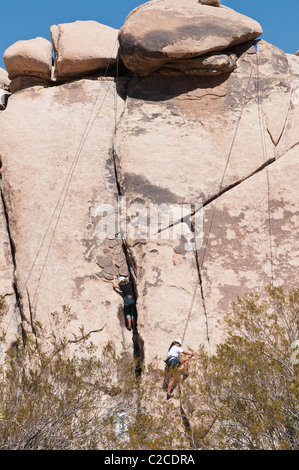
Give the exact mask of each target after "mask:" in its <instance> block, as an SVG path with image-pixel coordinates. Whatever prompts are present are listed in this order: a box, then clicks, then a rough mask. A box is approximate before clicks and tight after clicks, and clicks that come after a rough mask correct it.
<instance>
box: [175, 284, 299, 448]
mask: <svg viewBox="0 0 299 470" xmlns="http://www.w3.org/2000/svg"><path fill="white" fill-rule="evenodd" d="M266 294H267V298H266V300H262V299H261V298H260V297H259V296H257V295H253V294H248V295H245V296H244V297H242V298H239V299H238V301H237V302H236V303H235V304H234V305H233V309H232V312H231V313H230V314H228V315H227V316H226V318H225V322H226V325H227V327H228V337H227V339H226V341H225V342H224V343H223V344H219V345H218V346H217V350H216V353H215V354H214V355H213V356H212V357H209V356H208V355H207V353H206V352H205V351H203V350H202V351H200V353H199V355H198V357H197V361H196V364H195V366H194V370H193V376H192V380H190V381H189V384H188V387H187V388H186V389H185V394H184V406H185V408H186V409H187V410H189V416H190V418H191V417H192V419H193V421H195V422H196V420H197V423H201V424H197V426H196V425H195V426H194V429H193V433H192V436H191V437H192V439H193V442H194V445H195V446H201V447H202V446H204V447H206V448H216V449H251V450H252V449H260V450H283V449H287V450H294V449H297V448H298V417H299V410H298V367H299V366H298V362H299V361H297V360H296V357H297V356H296V353H297V351H295V352H294V346H295V345H296V344H298V343H297V341H298V321H299V316H298V313H299V289H297V290H293V291H292V292H290V293H289V295H285V294H284V292H283V290H282V289H280V288H274V287H268V288H267V289H266ZM194 397H196V398H195V400H194ZM194 402H196V403H197V406H198V408H196V407H195V406H194ZM201 425H203V427H201ZM209 426H210V429H209ZM196 439H198V440H197V442H196Z"/></svg>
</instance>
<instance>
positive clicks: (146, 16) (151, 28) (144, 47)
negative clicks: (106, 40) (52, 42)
mask: <svg viewBox="0 0 299 470" xmlns="http://www.w3.org/2000/svg"><path fill="white" fill-rule="evenodd" d="M261 34H262V28H261V26H260V25H259V23H257V22H256V21H254V20H252V19H251V18H248V17H246V16H244V15H241V14H240V13H237V12H235V11H234V10H231V9H230V8H226V7H219V8H213V7H210V6H207V5H201V4H200V3H198V1H197V0H165V1H163V2H159V1H157V0H155V1H152V2H148V3H146V4H145V5H142V6H141V7H138V8H136V9H135V10H133V12H132V13H131V14H130V15H129V16H128V17H127V19H126V21H125V23H124V25H123V26H122V28H121V29H120V32H119V42H120V55H121V58H122V60H123V62H124V64H125V66H126V67H127V68H128V69H130V70H131V71H133V72H135V73H136V74H138V75H141V76H142V75H148V74H150V73H152V72H154V71H155V70H158V69H159V68H161V67H162V66H163V65H164V64H165V63H166V62H169V61H170V60H171V61H174V62H175V61H177V60H181V59H190V58H192V57H197V56H200V55H203V54H207V53H209V52H211V51H221V50H223V49H226V48H228V47H231V46H234V45H236V44H241V43H243V42H246V41H249V40H252V39H256V38H257V37H259V36H260V35H261Z"/></svg>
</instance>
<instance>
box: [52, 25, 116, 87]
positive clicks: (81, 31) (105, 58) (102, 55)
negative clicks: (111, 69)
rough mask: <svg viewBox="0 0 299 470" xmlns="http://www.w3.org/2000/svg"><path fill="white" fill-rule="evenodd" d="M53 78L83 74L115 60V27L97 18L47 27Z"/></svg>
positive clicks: (103, 66) (102, 67)
mask: <svg viewBox="0 0 299 470" xmlns="http://www.w3.org/2000/svg"><path fill="white" fill-rule="evenodd" d="M50 32H51V38H52V41H53V46H54V51H55V76H56V78H57V79H58V80H59V79H62V78H69V77H76V76H82V75H84V74H87V73H90V72H94V71H96V70H100V69H105V68H106V67H107V65H108V63H111V64H113V63H115V62H116V56H117V36H118V30H117V29H114V28H110V27H109V26H106V25H102V24H100V23H98V22H96V21H75V22H74V23H64V24H60V25H53V26H52V27H51V28H50Z"/></svg>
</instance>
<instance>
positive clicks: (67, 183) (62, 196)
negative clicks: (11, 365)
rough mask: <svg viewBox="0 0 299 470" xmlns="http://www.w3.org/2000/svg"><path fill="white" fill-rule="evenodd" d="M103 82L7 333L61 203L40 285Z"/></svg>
mask: <svg viewBox="0 0 299 470" xmlns="http://www.w3.org/2000/svg"><path fill="white" fill-rule="evenodd" d="M117 42H118V39H117V40H116V41H115V44H114V46H113V50H112V53H111V56H110V59H109V61H108V64H107V67H106V70H105V72H104V78H105V77H106V76H107V73H108V70H109V67H110V65H111V60H112V57H113V54H114V51H115V47H116V44H117ZM102 84H103V81H102V82H101V86H100V88H99V91H98V92H97V94H96V97H95V99H94V102H93V106H92V109H91V112H90V114H89V117H88V120H87V123H86V125H85V128H84V131H83V133H82V136H81V139H80V142H79V145H78V148H77V150H76V152H75V155H74V158H73V160H72V164H71V166H70V169H69V172H68V174H67V177H66V179H65V181H64V184H63V187H62V190H61V192H60V194H59V197H58V200H57V203H56V205H55V207H54V210H53V213H52V215H51V217H50V220H49V223H48V226H47V228H46V230H45V232H44V235H43V238H42V240H41V243H40V246H39V248H38V250H37V252H36V255H35V258H34V260H33V263H32V265H31V268H30V270H29V273H28V275H27V278H26V280H25V283H24V284H23V286H22V289H21V291H20V294H19V298H18V299H17V302H16V305H15V307H14V310H13V312H12V314H11V316H10V318H9V322H8V324H7V326H6V329H5V333H7V331H8V328H9V326H10V323H11V321H12V318H13V316H14V315H15V313H16V311H17V309H18V308H19V306H20V302H21V299H22V296H23V293H24V291H25V289H26V288H27V285H28V282H29V280H30V278H31V275H32V273H33V270H34V267H35V265H36V263H37V260H38V258H39V256H40V253H41V250H42V248H43V246H44V244H45V240H46V237H47V235H48V233H49V230H50V227H51V225H52V223H53V220H54V217H55V215H56V213H57V211H58V208H59V205H60V210H59V213H58V217H57V220H56V223H55V226H54V230H53V233H52V237H51V240H50V244H49V247H48V250H47V254H46V258H45V260H44V263H43V266H42V271H41V274H40V276H39V279H38V285H39V282H40V279H41V276H42V273H43V270H44V267H45V265H46V262H47V258H48V255H49V252H50V249H51V244H52V241H53V238H54V234H55V231H56V229H57V226H58V222H59V219H60V216H61V213H62V209H63V206H64V203H65V199H66V196H67V193H68V189H69V186H70V183H71V180H72V177H73V174H74V171H75V168H76V166H77V163H78V161H79V157H80V154H81V151H82V148H83V146H84V143H85V141H86V138H87V136H88V134H89V132H90V130H91V128H92V127H93V125H94V122H95V120H96V119H97V118H98V115H99V113H100V111H101V109H102V107H103V104H104V101H105V99H106V96H107V93H108V89H109V87H107V90H106V93H105V96H104V98H103V101H102V103H101V105H100V108H99V110H98V111H97V114H96V116H95V118H94V119H93V121H92V117H93V114H94V112H95V108H96V104H97V102H98V99H99V96H100V93H101V89H102ZM90 123H91V124H90ZM37 289H38V287H37V288H36V291H35V295H34V297H35V296H36V292H37Z"/></svg>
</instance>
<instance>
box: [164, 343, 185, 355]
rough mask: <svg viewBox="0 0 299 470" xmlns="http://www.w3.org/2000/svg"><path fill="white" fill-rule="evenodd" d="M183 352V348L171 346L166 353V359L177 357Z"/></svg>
mask: <svg viewBox="0 0 299 470" xmlns="http://www.w3.org/2000/svg"><path fill="white" fill-rule="evenodd" d="M183 351H184V350H183V348H180V346H172V348H171V349H170V350H169V351H168V353H167V357H178V356H179V355H180V354H181V353H182V352H183Z"/></svg>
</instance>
